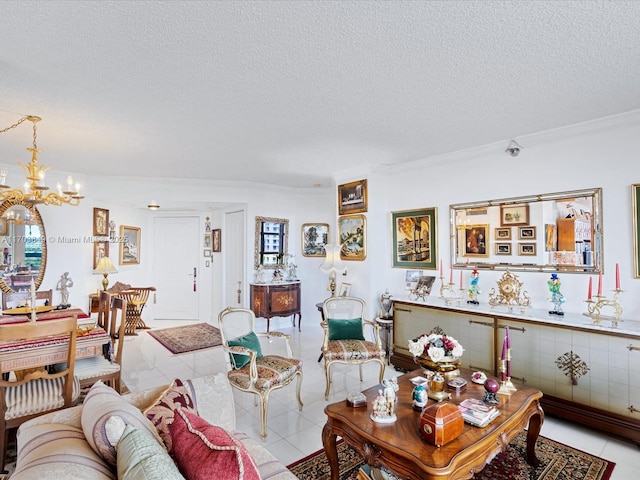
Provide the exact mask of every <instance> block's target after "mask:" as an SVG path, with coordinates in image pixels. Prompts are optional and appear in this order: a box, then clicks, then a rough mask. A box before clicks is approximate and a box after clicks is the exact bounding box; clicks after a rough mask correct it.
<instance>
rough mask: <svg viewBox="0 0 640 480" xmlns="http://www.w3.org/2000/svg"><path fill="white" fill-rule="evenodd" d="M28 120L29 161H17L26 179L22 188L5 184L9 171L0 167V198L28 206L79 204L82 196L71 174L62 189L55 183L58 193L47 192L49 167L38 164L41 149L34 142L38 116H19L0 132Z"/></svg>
mask: <svg viewBox="0 0 640 480" xmlns="http://www.w3.org/2000/svg"><path fill="white" fill-rule="evenodd" d="M27 120H28V121H30V122H32V123H33V147H28V148H27V150H28V151H30V152H31V161H30V162H29V163H28V164H27V165H25V164H23V163H22V162H18V165H20V166H21V167H22V168H23V169H24V172H25V175H26V177H27V181H26V182H25V183H24V185H23V187H22V189H20V188H11V187H10V186H9V185H7V175H8V174H9V172H8V171H7V170H6V169H5V168H2V169H0V200H12V201H14V202H16V203H23V204H25V205H28V206H34V205H40V204H44V205H56V206H61V205H65V204H66V205H71V206H77V205H79V204H80V200H82V199H83V198H84V197H83V196H81V195H80V194H79V191H80V184H78V183H76V184H75V186H74V184H73V178H72V177H71V175H69V176H68V177H67V189H66V190H62V185H60V183H58V184H57V185H56V187H57V189H58V193H55V192H49V193H46V192H47V190H49V187H47V186H45V184H44V178H45V172H46V171H47V170H49V169H50V168H51V167H45V166H44V165H38V153H40V152H41V150H39V149H38V145H37V144H36V139H37V128H36V125H37V123H38V122H39V121H40V120H42V119H41V118H40V117H36V116H34V115H27V116H26V117H23V118H21V119H20V120H18V121H17V122H16V123H14V124H13V125H11V126H9V127H7V128H5V129H3V130H0V133H4V132H6V131H8V130H11V129H13V128H16V127H17V126H18V125H20V124H21V123H23V122H25V121H27Z"/></svg>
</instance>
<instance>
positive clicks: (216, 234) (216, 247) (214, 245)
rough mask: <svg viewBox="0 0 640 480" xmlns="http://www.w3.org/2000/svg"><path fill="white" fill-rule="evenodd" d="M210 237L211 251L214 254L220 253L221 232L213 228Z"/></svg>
mask: <svg viewBox="0 0 640 480" xmlns="http://www.w3.org/2000/svg"><path fill="white" fill-rule="evenodd" d="M211 236H212V237H213V238H212V242H211V249H212V250H213V251H214V252H221V251H222V230H221V229H219V228H214V229H213V230H212V232H211Z"/></svg>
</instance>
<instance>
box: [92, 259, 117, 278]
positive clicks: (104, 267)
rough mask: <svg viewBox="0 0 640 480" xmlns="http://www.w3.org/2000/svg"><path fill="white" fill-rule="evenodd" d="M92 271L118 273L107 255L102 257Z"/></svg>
mask: <svg viewBox="0 0 640 480" xmlns="http://www.w3.org/2000/svg"><path fill="white" fill-rule="evenodd" d="M93 273H107V274H109V273H118V270H116V267H115V265H114V264H113V262H112V261H111V259H110V258H109V257H102V258H101V259H100V260H99V261H98V266H97V267H96V268H95V270H94V271H93Z"/></svg>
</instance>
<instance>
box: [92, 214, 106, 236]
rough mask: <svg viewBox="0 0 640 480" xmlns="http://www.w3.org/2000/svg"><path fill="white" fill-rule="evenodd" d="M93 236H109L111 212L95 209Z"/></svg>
mask: <svg viewBox="0 0 640 480" xmlns="http://www.w3.org/2000/svg"><path fill="white" fill-rule="evenodd" d="M93 235H94V236H95V237H106V236H108V235H109V210H106V209H104V208H94V209H93Z"/></svg>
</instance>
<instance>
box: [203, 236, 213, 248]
mask: <svg viewBox="0 0 640 480" xmlns="http://www.w3.org/2000/svg"><path fill="white" fill-rule="evenodd" d="M203 245H204V248H211V235H209V234H208V233H205V235H204V243H203Z"/></svg>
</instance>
